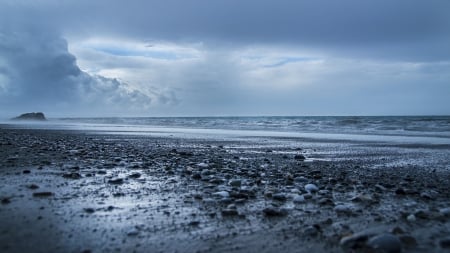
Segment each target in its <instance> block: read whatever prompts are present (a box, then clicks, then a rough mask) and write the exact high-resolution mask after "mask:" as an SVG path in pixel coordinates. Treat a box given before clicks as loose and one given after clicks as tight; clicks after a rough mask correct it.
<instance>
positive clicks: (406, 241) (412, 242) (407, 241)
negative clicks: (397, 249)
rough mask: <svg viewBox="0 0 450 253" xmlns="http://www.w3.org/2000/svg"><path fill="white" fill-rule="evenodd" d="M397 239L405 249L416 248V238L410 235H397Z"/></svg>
mask: <svg viewBox="0 0 450 253" xmlns="http://www.w3.org/2000/svg"><path fill="white" fill-rule="evenodd" d="M398 239H400V241H401V242H402V243H403V245H405V246H406V247H407V248H412V247H415V246H417V240H416V238H414V237H412V236H410V235H399V237H398Z"/></svg>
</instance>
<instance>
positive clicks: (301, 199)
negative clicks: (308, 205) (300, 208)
mask: <svg viewBox="0 0 450 253" xmlns="http://www.w3.org/2000/svg"><path fill="white" fill-rule="evenodd" d="M292 201H293V202H294V203H297V204H299V203H305V197H303V196H302V195H297V196H295V197H294V199H293V200H292Z"/></svg>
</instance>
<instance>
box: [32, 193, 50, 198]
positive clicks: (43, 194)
mask: <svg viewBox="0 0 450 253" xmlns="http://www.w3.org/2000/svg"><path fill="white" fill-rule="evenodd" d="M50 196H53V192H35V193H33V197H50Z"/></svg>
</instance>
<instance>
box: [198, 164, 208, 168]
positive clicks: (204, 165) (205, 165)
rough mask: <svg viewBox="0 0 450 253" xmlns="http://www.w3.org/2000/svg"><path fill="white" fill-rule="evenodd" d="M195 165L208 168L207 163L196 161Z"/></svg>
mask: <svg viewBox="0 0 450 253" xmlns="http://www.w3.org/2000/svg"><path fill="white" fill-rule="evenodd" d="M197 167H200V168H208V167H209V165H208V164H207V163H197Z"/></svg>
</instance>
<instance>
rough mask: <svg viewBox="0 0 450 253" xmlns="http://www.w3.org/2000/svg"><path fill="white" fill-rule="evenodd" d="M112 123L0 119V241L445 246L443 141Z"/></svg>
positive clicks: (132, 246) (39, 245) (168, 247)
mask: <svg viewBox="0 0 450 253" xmlns="http://www.w3.org/2000/svg"><path fill="white" fill-rule="evenodd" d="M118 129H119V128H116V129H110V130H109V131H101V130H98V128H91V129H88V130H86V128H84V129H76V128H67V127H65V128H58V127H53V128H49V127H24V126H23V125H19V126H17V125H11V124H3V125H0V199H1V204H0V224H1V227H0V251H1V252H447V251H449V250H450V191H449V190H448V185H449V183H450V169H449V154H450V145H449V144H447V143H446V141H443V142H442V143H439V142H436V141H432V142H431V143H422V142H421V143H417V142H415V139H411V140H412V141H411V142H396V141H390V142H385V141H383V138H379V137H377V136H375V137H373V136H372V137H370V138H372V139H367V138H366V139H364V138H361V139H359V140H358V139H356V140H355V139H354V138H344V137H343V136H339V135H335V136H337V137H336V138H319V137H320V136H319V137H317V136H315V138H308V135H307V134H306V135H299V136H290V135H284V134H280V135H278V136H277V135H275V134H266V135H263V134H248V133H244V134H243V133H242V132H240V133H239V135H236V134H235V135H233V136H231V135H230V132H229V133H227V134H225V135H224V134H219V133H218V132H214V131H213V132H207V131H206V133H203V134H199V132H201V131H194V132H192V131H191V132H189V131H181V130H180V131H163V130H161V129H159V130H160V131H147V132H142V131H141V132H139V131H130V130H129V129H127V131H119V130H120V129H119V130H118ZM162 129H163V128H162ZM231 133H232V132H231ZM310 136H314V135H310ZM377 138H378V139H379V140H376V139H377ZM386 138H387V137H386ZM405 138H406V137H405ZM411 138H416V137H411ZM421 138H422V137H421ZM424 138H425V139H426V138H428V137H427V136H425V137H424ZM429 138H430V139H432V137H429ZM433 138H434V137H433ZM436 138H437V137H436Z"/></svg>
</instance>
